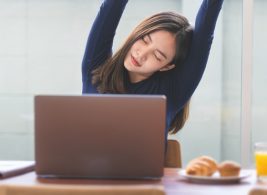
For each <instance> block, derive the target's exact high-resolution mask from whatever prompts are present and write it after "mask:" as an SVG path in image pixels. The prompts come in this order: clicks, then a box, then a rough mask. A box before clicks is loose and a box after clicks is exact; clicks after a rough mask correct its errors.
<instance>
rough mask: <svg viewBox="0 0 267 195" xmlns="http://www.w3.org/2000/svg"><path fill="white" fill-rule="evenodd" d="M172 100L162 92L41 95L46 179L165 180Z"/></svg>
mask: <svg viewBox="0 0 267 195" xmlns="http://www.w3.org/2000/svg"><path fill="white" fill-rule="evenodd" d="M165 118H166V98H165V96H160V95H103V94H101V95H83V96H78V95H77V96H76V95H73V96H71V95H69V96H66V95H58V96H56V95H39V96H36V97H35V161H36V173H37V175H38V176H40V177H70V178H75V177H77V178H82V177H85V178H160V177H162V176H163V167H164V146H165V138H164V136H165V135H164V131H165Z"/></svg>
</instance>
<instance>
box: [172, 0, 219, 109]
mask: <svg viewBox="0 0 267 195" xmlns="http://www.w3.org/2000/svg"><path fill="white" fill-rule="evenodd" d="M222 4H223V0H203V2H202V4H201V6H200V8H199V10H198V13H197V16H196V20H195V27H194V31H193V40H192V44H191V48H190V51H189V54H188V56H187V57H186V59H185V62H184V63H183V64H182V66H181V67H176V68H175V70H174V71H173V73H172V74H171V75H170V76H169V82H170V84H169V86H170V87H169V88H168V93H169V97H171V100H170V101H172V104H173V106H174V107H175V108H176V109H177V111H179V110H180V109H182V108H183V106H184V104H185V103H186V102H187V101H188V100H189V99H190V97H191V96H192V94H193V93H194V91H195V89H196V88H197V86H198V84H199V82H200V79H201V77H202V75H203V73H204V70H205V68H206V64H207V61H208V56H209V52H210V48H211V44H212V40H213V33H214V29H215V25H216V21H217V18H218V15H219V12H220V10H221V7H222Z"/></svg>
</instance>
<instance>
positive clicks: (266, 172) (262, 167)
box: [255, 152, 267, 176]
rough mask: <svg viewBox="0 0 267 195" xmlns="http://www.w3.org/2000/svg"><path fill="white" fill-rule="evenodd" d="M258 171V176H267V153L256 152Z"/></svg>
mask: <svg viewBox="0 0 267 195" xmlns="http://www.w3.org/2000/svg"><path fill="white" fill-rule="evenodd" d="M255 159H256V169H257V175H258V176H267V152H256V153H255Z"/></svg>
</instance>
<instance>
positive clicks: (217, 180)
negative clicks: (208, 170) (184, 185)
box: [179, 170, 251, 184]
mask: <svg viewBox="0 0 267 195" xmlns="http://www.w3.org/2000/svg"><path fill="white" fill-rule="evenodd" d="M179 175H180V176H181V177H183V178H185V179H186V180H187V181H189V182H193V183H207V184H228V183H238V182H240V181H241V180H243V179H245V178H247V177H249V176H250V175H251V173H250V172H248V171H244V170H241V171H240V174H239V176H237V177H221V176H220V175H219V173H218V172H216V173H214V174H213V175H212V176H210V177H208V176H194V175H188V174H186V172H185V170H180V171H179Z"/></svg>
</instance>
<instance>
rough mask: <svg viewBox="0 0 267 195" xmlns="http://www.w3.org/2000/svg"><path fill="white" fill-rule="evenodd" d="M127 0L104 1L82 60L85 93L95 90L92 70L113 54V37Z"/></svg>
mask: <svg viewBox="0 0 267 195" xmlns="http://www.w3.org/2000/svg"><path fill="white" fill-rule="evenodd" d="M126 4H127V0H105V1H103V2H102V4H101V7H100V9H99V11H98V14H97V16H96V18H95V20H94V23H93V25H92V28H91V31H90V33H89V37H88V40H87V44H86V48H85V53H84V57H83V61H82V82H83V93H88V92H94V91H95V89H94V87H93V86H92V83H91V79H92V78H91V77H92V75H91V71H92V70H94V69H95V68H97V67H98V66H99V65H101V64H102V63H103V62H104V61H105V60H106V59H107V58H108V57H109V56H111V54H112V45H113V39H114V36H115V32H116V28H117V26H118V23H119V21H120V18H121V15H122V13H123V10H124V8H125V6H126Z"/></svg>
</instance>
